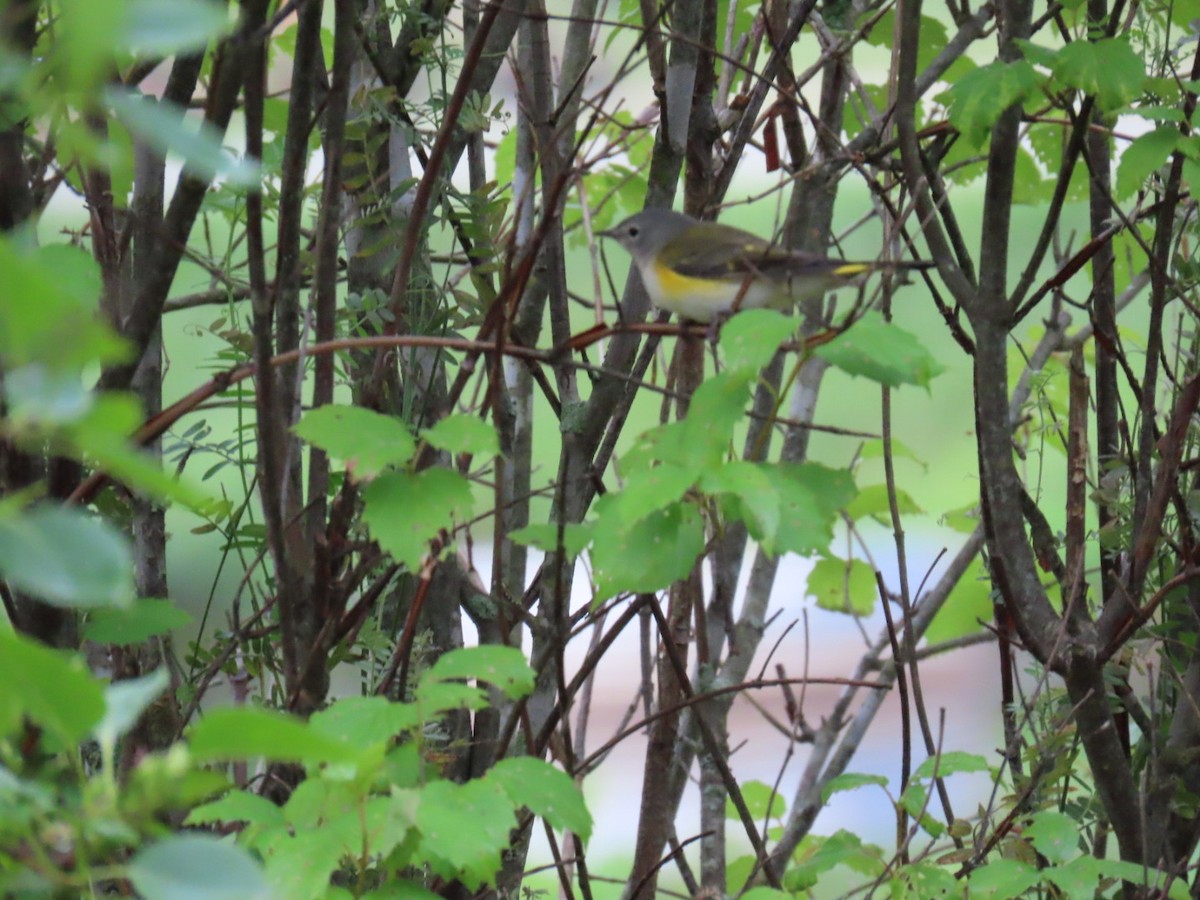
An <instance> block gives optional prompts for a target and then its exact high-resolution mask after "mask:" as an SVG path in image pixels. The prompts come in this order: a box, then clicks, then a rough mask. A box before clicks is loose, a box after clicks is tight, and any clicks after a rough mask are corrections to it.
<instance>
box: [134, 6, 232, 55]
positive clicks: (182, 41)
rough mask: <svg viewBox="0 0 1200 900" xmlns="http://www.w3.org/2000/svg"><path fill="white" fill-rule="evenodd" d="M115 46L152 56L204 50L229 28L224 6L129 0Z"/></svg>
mask: <svg viewBox="0 0 1200 900" xmlns="http://www.w3.org/2000/svg"><path fill="white" fill-rule="evenodd" d="M124 20H125V21H124V23H123V24H124V27H123V28H122V29H121V31H120V33H119V35H118V37H117V46H119V47H121V48H122V49H128V50H132V51H133V52H135V53H145V54H149V55H154V56H172V55H174V54H176V53H179V52H181V51H187V50H203V49H204V48H205V47H206V46H207V45H208V42H209V41H211V40H214V39H216V38H218V37H220V36H221V35H223V34H225V33H226V32H227V31H229V24H230V23H229V17H228V15H227V14H226V11H225V8H224V7H223V6H221V5H219V4H213V3H207V2H204V0H130V2H129V3H128V5H127V6H126V12H125V16H124Z"/></svg>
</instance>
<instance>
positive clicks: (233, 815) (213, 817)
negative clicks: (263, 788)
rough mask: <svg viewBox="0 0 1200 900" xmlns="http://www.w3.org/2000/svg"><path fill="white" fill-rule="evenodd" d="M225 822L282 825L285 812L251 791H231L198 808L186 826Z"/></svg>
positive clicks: (187, 819) (187, 820)
mask: <svg viewBox="0 0 1200 900" xmlns="http://www.w3.org/2000/svg"><path fill="white" fill-rule="evenodd" d="M217 822H225V823H228V824H230V825H232V824H234V823H235V822H245V823H247V824H248V825H282V824H284V818H283V810H282V809H280V808H279V806H278V805H276V804H274V803H272V802H271V801H270V800H268V799H267V798H266V797H261V796H259V795H258V794H252V793H250V792H249V791H241V790H234V791H230V792H229V793H228V794H226V795H225V796H224V797H221V798H220V799H219V800H213V801H212V802H211V803H205V804H202V805H200V806H197V807H196V808H195V809H193V810H192V811H191V812H190V813H188V817H187V818H186V819H185V820H184V823H183V824H184V825H213V824H215V823H217Z"/></svg>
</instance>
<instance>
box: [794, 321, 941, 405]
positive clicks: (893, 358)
mask: <svg viewBox="0 0 1200 900" xmlns="http://www.w3.org/2000/svg"><path fill="white" fill-rule="evenodd" d="M815 353H816V354H817V356H820V357H821V358H822V359H824V360H825V361H826V362H829V363H832V364H833V365H835V366H837V367H838V368H839V369H841V370H843V371H844V372H848V373H849V374H851V375H862V376H864V377H866V378H870V379H871V380H872V381H878V382H879V383H880V384H886V385H888V386H890V387H899V386H900V385H902V384H915V385H919V386H921V387H923V388H925V389H926V390H928V388H929V382H930V381H931V380H932V379H933V378H934V376H936V375H938V374H939V373H940V372H942V371H943V369H942V366H941V365H939V364H938V362H937V360H935V359H934V358H933V356H932V355H930V353H929V351H928V350H926V349H925V348H924V346H922V345H921V342H920V341H919V340H917V338H916V337H914V336H913V335H911V334H909V333H908V332H907V331H905V330H904V329H902V328H900V327H898V326H896V325H892V324H889V323H888V322H885V321H884V319H883V316H882V315H880V314H879V313H876V312H871V313H867V314H866V315H865V316H863V317H862V318H861V319H859V320H858V321H857V322H855V323H854V324H853V325H852V326H850V327H849V328H847V329H846V330H845V331H844V332H842V334H840V335H838V336H837V337H836V338H834V339H833V340H832V341H830V342H829V343H828V344H825V345H823V346H821V347H818V348H817V349H816V351H815Z"/></svg>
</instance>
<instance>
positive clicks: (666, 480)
mask: <svg viewBox="0 0 1200 900" xmlns="http://www.w3.org/2000/svg"><path fill="white" fill-rule="evenodd" d="M694 480H695V474H694V472H693V471H692V470H691V469H685V468H681V467H679V466H675V465H671V464H670V463H663V464H662V465H657V466H653V467H649V468H642V469H635V470H634V471H633V472H632V474H630V476H629V478H628V479H627V480H626V482H625V486H624V487H623V488H622V489H621V490H620V491H615V492H610V493H608V494H605V495H604V496H603V497H601V498H600V500H598V501H597V502H596V507H595V509H596V516H597V519H598V524H597V529H601V528H605V529H606V528H610V527H612V523H615V524H616V525H617V527H628V526H630V525H632V524H633V523H635V522H639V521H641V520H642V519H644V518H646V516H648V515H650V514H651V513H653V512H658V511H659V510H661V509H665V508H666V507H668V506H670V505H671V504H673V503H675V502H676V501H677V500H679V499H680V498H681V497H682V496H683V495H684V494H685V493H687V491H688V489H689V488H690V487H691V486H692V483H693V481H694Z"/></svg>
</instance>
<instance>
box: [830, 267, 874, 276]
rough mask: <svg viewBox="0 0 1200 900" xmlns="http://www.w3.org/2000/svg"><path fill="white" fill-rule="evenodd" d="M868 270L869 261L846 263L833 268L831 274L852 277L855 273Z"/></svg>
mask: <svg viewBox="0 0 1200 900" xmlns="http://www.w3.org/2000/svg"><path fill="white" fill-rule="evenodd" d="M869 271H871V265H870V263H846V264H845V265H844V266H838V267H837V268H836V269H834V270H833V274H834V275H836V276H838V277H839V278H853V277H854V276H855V275H861V274H862V273H863V272H869Z"/></svg>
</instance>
